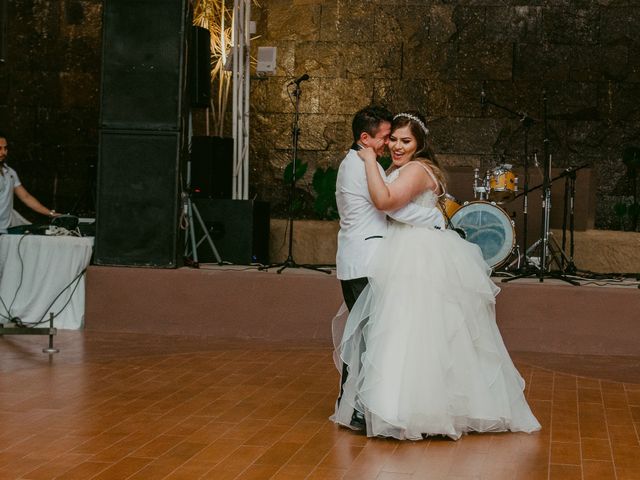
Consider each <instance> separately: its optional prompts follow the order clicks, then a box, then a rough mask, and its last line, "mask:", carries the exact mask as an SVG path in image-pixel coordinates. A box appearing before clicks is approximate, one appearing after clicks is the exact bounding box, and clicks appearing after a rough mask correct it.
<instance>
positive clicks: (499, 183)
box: [489, 165, 518, 204]
mask: <svg viewBox="0 0 640 480" xmlns="http://www.w3.org/2000/svg"><path fill="white" fill-rule="evenodd" d="M517 191H518V177H516V174H515V173H513V172H512V171H511V166H510V165H501V166H499V167H496V168H494V169H493V170H492V171H491V172H490V173H489V200H491V201H492V202H496V203H498V204H500V203H507V202H510V201H511V200H513V199H514V198H515V196H516V192H517Z"/></svg>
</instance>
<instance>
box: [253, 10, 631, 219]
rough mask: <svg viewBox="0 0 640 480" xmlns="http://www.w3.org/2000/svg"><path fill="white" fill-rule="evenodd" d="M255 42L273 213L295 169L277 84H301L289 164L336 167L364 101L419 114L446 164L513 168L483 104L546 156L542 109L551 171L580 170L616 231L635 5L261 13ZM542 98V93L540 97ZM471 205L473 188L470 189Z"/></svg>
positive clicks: (511, 145)
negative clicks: (587, 169) (273, 61)
mask: <svg viewBox="0 0 640 480" xmlns="http://www.w3.org/2000/svg"><path fill="white" fill-rule="evenodd" d="M260 5H261V7H260V8H256V9H254V12H253V18H254V19H255V20H256V21H257V28H258V34H259V35H260V37H259V38H258V39H256V40H255V41H254V42H253V47H254V48H255V47H257V46H260V45H262V46H274V47H277V63H278V69H277V72H276V74H275V76H272V77H268V78H265V79H257V78H256V79H253V81H252V113H251V114H252V118H251V122H252V141H251V145H252V151H251V163H252V177H251V179H252V184H253V186H254V188H255V191H256V193H257V194H258V195H259V196H261V197H262V198H264V199H266V200H269V201H271V202H272V204H274V207H275V210H276V211H280V212H283V210H282V205H283V203H284V201H285V200H286V196H285V192H286V189H285V188H283V185H282V180H281V179H282V173H283V169H284V167H285V165H286V164H287V163H288V162H289V161H290V160H291V152H290V144H291V141H290V132H291V122H292V118H293V115H292V112H293V107H292V103H291V101H290V99H289V97H288V95H287V89H286V84H287V82H288V81H289V80H290V79H292V78H294V77H296V76H299V75H301V74H302V73H308V74H309V75H310V77H311V78H310V80H309V81H307V82H305V83H303V84H302V87H303V95H302V97H301V102H300V108H301V117H300V128H301V133H300V146H299V148H300V153H299V158H300V159H301V160H303V161H306V162H308V163H309V165H310V168H309V171H308V173H307V178H306V181H307V183H309V182H310V178H311V175H312V173H313V171H314V169H315V168H316V167H324V166H327V165H332V166H334V167H335V166H337V165H338V163H339V161H340V159H341V158H342V156H343V155H344V152H345V150H346V149H347V148H348V146H349V144H350V142H351V138H350V122H351V117H352V115H353V113H354V112H355V111H357V110H358V109H359V108H361V107H362V106H364V105H366V104H368V103H369V102H372V101H373V102H379V103H383V104H386V105H387V106H388V107H389V108H390V109H392V110H395V111H399V110H404V109H409V108H414V109H419V110H422V111H423V112H425V113H426V114H427V115H428V119H429V123H430V129H431V132H432V142H433V145H434V147H435V150H436V152H437V153H439V155H440V159H441V161H442V162H443V163H444V164H445V165H456V166H461V165H468V166H478V167H481V168H487V167H490V166H492V165H495V164H496V163H498V162H501V161H502V160H505V161H507V162H509V163H513V164H516V165H519V164H522V151H523V143H524V132H523V127H522V125H521V122H520V120H519V118H518V117H517V116H513V115H511V114H510V113H509V112H506V111H504V110H501V109H499V108H496V107H489V108H486V110H485V111H484V112H483V111H482V109H481V108H480V102H479V99H480V92H481V89H482V85H483V83H484V86H485V91H486V94H487V97H488V98H489V99H490V100H493V101H494V102H496V103H499V104H501V105H503V106H506V107H508V108H509V109H511V110H513V111H516V112H526V113H528V114H529V115H530V116H532V117H533V118H534V119H535V120H536V123H535V124H534V125H533V127H531V129H530V132H529V146H530V151H531V152H532V151H534V150H537V151H538V152H539V154H541V153H542V151H543V139H544V122H542V118H543V112H544V108H543V105H544V102H543V97H544V96H545V95H546V98H547V110H548V119H549V122H548V124H549V136H548V138H549V145H550V150H551V153H552V159H553V166H554V167H566V166H570V165H582V164H584V163H588V164H590V165H591V166H592V167H593V169H594V170H595V172H596V174H597V176H598V178H599V186H598V191H597V195H598V208H597V214H596V216H597V218H596V223H597V226H598V227H599V228H609V227H614V226H616V225H617V220H615V219H614V215H613V213H612V206H613V205H614V204H615V203H616V202H618V201H620V200H622V199H629V196H630V195H631V188H630V185H629V183H628V181H627V171H626V168H625V166H624V165H623V164H622V152H623V149H624V147H626V146H629V145H636V146H638V145H640V128H639V127H640V102H639V101H638V100H639V99H640V35H638V34H637V31H638V28H639V25H640V1H638V0H627V1H615V0H611V1H607V0H599V1H569V0H564V1H563V0H557V1H553V0H460V1H441V2H437V1H428V0H424V1H417V0H404V1H400V0H395V1H393V0H351V1H350V0H333V1H330V0H327V1H317V0H316V1H314V0H294V1H291V0H263V1H261V2H260ZM543 92H546V94H543ZM470 196H471V188H470Z"/></svg>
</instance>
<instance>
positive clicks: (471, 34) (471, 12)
mask: <svg viewBox="0 0 640 480" xmlns="http://www.w3.org/2000/svg"><path fill="white" fill-rule="evenodd" d="M485 20H486V9H485V8H483V7H476V6H462V5H460V4H458V5H456V7H455V8H454V10H453V22H454V23H455V25H456V34H455V36H456V40H457V41H459V42H461V43H476V42H478V41H480V40H482V37H483V33H484V26H485Z"/></svg>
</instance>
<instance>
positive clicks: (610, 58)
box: [600, 45, 631, 80]
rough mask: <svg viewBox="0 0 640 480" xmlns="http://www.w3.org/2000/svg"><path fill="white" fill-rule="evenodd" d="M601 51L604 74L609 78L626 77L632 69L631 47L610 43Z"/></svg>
mask: <svg viewBox="0 0 640 480" xmlns="http://www.w3.org/2000/svg"><path fill="white" fill-rule="evenodd" d="M601 51H602V54H601V58H600V64H601V65H602V70H603V76H604V77H605V78H606V79H608V80H624V79H626V78H627V76H629V73H630V71H631V66H630V64H629V48H628V47H627V46H626V45H610V46H608V47H607V48H602V50H601Z"/></svg>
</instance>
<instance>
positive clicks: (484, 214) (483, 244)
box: [443, 83, 586, 285]
mask: <svg viewBox="0 0 640 480" xmlns="http://www.w3.org/2000/svg"><path fill="white" fill-rule="evenodd" d="M484 87H485V86H484V83H483V85H482V91H481V93H480V105H481V108H482V112H483V115H484V110H485V108H486V107H487V106H488V105H491V106H494V107H497V108H499V109H501V110H503V111H506V112H508V113H510V114H511V115H513V116H515V117H517V118H518V119H519V120H520V123H521V125H522V127H523V132H524V152H523V153H524V155H523V159H524V164H523V167H524V182H523V191H522V192H520V193H518V176H517V175H516V174H515V173H514V171H513V169H512V165H510V164H508V163H504V162H500V163H499V164H498V165H497V166H495V167H494V168H491V169H488V170H486V172H485V174H484V176H481V175H480V169H478V168H476V169H474V179H473V201H469V202H464V203H460V202H459V201H458V200H457V199H456V198H454V197H453V196H451V195H446V196H445V199H444V207H443V213H444V215H445V217H446V218H447V220H448V224H449V227H450V228H453V229H454V230H456V231H457V232H458V233H460V234H461V236H463V237H464V238H466V240H467V241H469V242H471V243H474V244H476V245H477V246H478V247H479V248H480V250H481V251H482V256H483V257H484V259H485V261H486V262H487V264H489V266H490V267H491V268H492V269H493V270H494V271H496V270H499V269H501V270H503V271H504V272H509V274H510V275H511V276H510V277H509V278H505V279H503V280H502V281H503V282H507V281H511V280H516V279H518V278H526V277H532V276H536V277H538V279H539V280H540V282H542V281H543V280H544V278H545V277H547V278H555V279H559V280H563V281H565V282H568V283H570V284H572V285H579V283H578V282H576V281H575V280H573V279H571V278H569V277H567V276H566V275H565V273H575V272H576V267H575V264H574V263H573V215H574V211H573V202H574V194H575V173H576V171H577V170H579V169H581V168H584V167H585V166H586V165H583V166H580V167H570V168H568V169H566V170H565V171H564V172H563V173H562V174H561V175H559V176H558V177H556V178H553V179H552V178H551V152H550V149H549V143H550V142H549V126H548V121H547V118H548V115H547V96H546V91H544V90H543V95H542V96H543V99H542V100H543V107H544V120H543V121H544V142H543V144H544V154H543V167H544V172H543V182H542V183H541V184H540V185H537V186H535V187H533V188H529V174H528V163H529V162H528V160H529V152H528V140H529V129H530V127H531V126H532V125H533V124H534V123H535V120H534V119H533V118H532V117H530V116H529V115H527V114H526V113H524V112H517V111H514V110H512V109H510V108H508V107H506V106H504V105H501V104H499V103H497V102H495V101H493V100H490V99H489V98H488V97H487V95H486V93H485V88H484ZM534 162H535V164H536V166H538V162H537V155H536V156H534ZM561 177H565V178H567V179H569V178H570V179H571V181H572V183H571V186H570V187H568V186H567V183H565V218H566V216H567V212H569V215H570V220H571V229H570V235H571V250H570V256H568V255H567V254H566V253H565V252H564V251H563V249H562V248H561V247H560V246H559V245H558V243H557V242H556V241H555V239H554V238H553V235H552V233H551V232H550V212H551V184H552V183H553V181H554V180H557V179H559V178H561ZM538 188H540V189H541V190H542V195H541V198H542V212H543V214H542V225H541V233H540V237H539V238H538V239H537V240H536V241H535V242H534V243H533V244H532V245H531V246H529V247H528V248H527V245H528V243H527V230H528V229H527V223H528V221H527V211H528V194H529V193H530V192H532V191H533V190H537V189H538ZM567 195H569V198H567ZM520 197H522V201H523V210H522V212H523V232H522V233H523V235H522V240H523V245H524V248H523V249H522V251H521V250H520V248H519V246H518V244H517V241H516V232H515V222H514V221H513V219H512V218H511V217H510V216H509V215H508V214H507V212H506V211H505V210H504V208H503V207H502V206H503V205H504V204H506V203H508V202H511V201H514V200H515V199H516V198H520ZM564 223H566V222H564ZM564 223H563V246H564V236H565V226H564ZM534 252H538V255H539V256H538V257H533V254H534ZM514 258H515V259H514ZM554 260H555V262H556V264H557V265H558V271H553V272H552V271H551V262H552V261H554ZM511 272H513V274H511Z"/></svg>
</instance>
